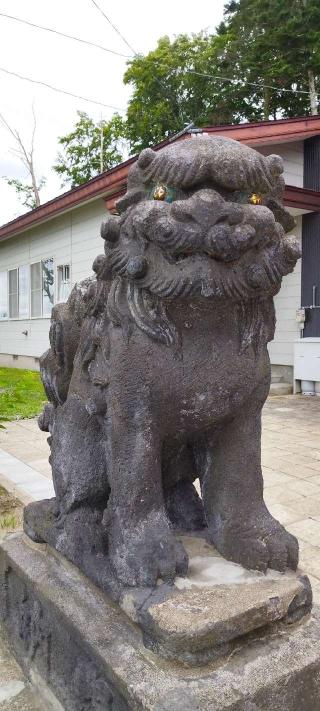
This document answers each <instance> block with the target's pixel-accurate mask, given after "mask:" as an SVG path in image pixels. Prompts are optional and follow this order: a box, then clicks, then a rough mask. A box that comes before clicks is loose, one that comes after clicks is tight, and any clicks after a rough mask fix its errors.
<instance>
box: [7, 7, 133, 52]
mask: <svg viewBox="0 0 320 711" xmlns="http://www.w3.org/2000/svg"><path fill="white" fill-rule="evenodd" d="M0 16H1V17H6V18H7V19H9V20H15V22H20V23H21V24H23V25H29V27H35V28H36V29H37V30H44V31H45V32H52V33H53V34H55V35H59V36H60V37H66V38H67V39H71V40H74V41H75V42H81V43H83V44H88V45H89V46H91V47H95V48H96V49H102V50H103V52H109V53H110V54H116V55H117V56H118V57H124V58H125V59H130V58H131V56H132V55H128V54H122V53H121V52H116V51H115V50H114V49H108V48H107V47H103V46H102V45H101V44H96V43H95V42H90V40H85V39H81V37H75V36H74V35H67V34H66V33H65V32H59V30H54V29H53V28H52V27H44V25H36V24H35V23H34V22H29V20H23V19H22V18H21V17H15V16H14V15H6V14H5V13H4V12H0Z"/></svg>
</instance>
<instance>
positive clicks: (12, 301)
mask: <svg viewBox="0 0 320 711" xmlns="http://www.w3.org/2000/svg"><path fill="white" fill-rule="evenodd" d="M9 316H10V318H18V316H19V287H18V269H10V271H9Z"/></svg>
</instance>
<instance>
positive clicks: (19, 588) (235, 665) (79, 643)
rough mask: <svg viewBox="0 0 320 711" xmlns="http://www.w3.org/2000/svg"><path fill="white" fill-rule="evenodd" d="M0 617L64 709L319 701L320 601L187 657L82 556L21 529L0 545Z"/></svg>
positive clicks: (295, 709) (122, 710) (311, 707)
mask: <svg viewBox="0 0 320 711" xmlns="http://www.w3.org/2000/svg"><path fill="white" fill-rule="evenodd" d="M188 593H189V591H188ZM198 593H199V591H198ZM0 617H1V620H2V621H3V623H4V625H5V628H6V631H7V633H8V635H9V638H10V640H11V644H12V647H13V649H14V651H15V655H16V657H17V659H18V661H19V662H20V664H21V665H22V667H23V669H24V671H25V672H26V673H27V674H28V675H29V677H30V678H33V679H41V680H42V683H43V686H47V687H48V688H49V689H50V690H51V692H52V694H53V695H54V696H55V698H56V699H57V708H58V707H59V708H62V709H65V711H80V709H81V711H98V710H99V711H128V710H129V709H132V710H133V711H144V710H146V711H169V710H170V711H224V710H227V709H228V711H271V709H272V711H302V710H304V711H320V611H319V610H318V609H317V608H315V610H314V612H313V614H312V616H309V617H308V618H305V620H304V621H303V622H300V623H299V624H297V623H296V624H292V625H291V626H290V627H288V626H286V625H284V624H282V623H279V624H278V626H275V627H274V628H273V631H272V634H270V633H269V634H268V633H267V631H266V630H265V629H262V630H260V631H259V630H258V631H256V632H253V633H251V634H250V635H249V636H247V637H246V640H245V641H244V642H243V643H242V644H239V647H235V648H234V649H233V651H232V653H231V654H229V655H228V656H226V657H225V658H224V659H220V660H217V661H215V662H212V661H211V662H210V663H206V664H203V665H202V666H197V667H193V666H188V665H186V664H183V663H181V662H177V661H170V660H168V659H163V658H161V657H160V656H158V655H157V654H155V653H154V652H153V651H152V650H150V649H146V647H145V646H144V643H143V638H142V633H141V630H140V628H139V627H138V626H137V625H136V624H135V623H133V622H132V621H131V620H130V619H129V618H128V616H127V615H126V614H125V613H124V612H123V610H121V609H120V608H119V606H118V605H116V604H115V603H114V602H112V601H111V600H110V599H109V598H108V597H107V596H106V595H105V594H104V593H103V592H101V591H100V590H98V589H97V588H96V587H95V586H94V585H93V584H92V583H90V582H89V581H88V580H87V579H86V578H85V577H84V576H83V575H82V574H81V573H80V572H79V571H78V570H76V569H75V568H74V566H72V565H71V564H69V563H67V562H66V561H65V560H64V559H63V558H61V557H59V556H57V555H51V554H50V551H49V550H48V549H47V547H46V546H44V545H41V546H40V545H36V544H33V543H31V542H30V541H28V540H27V538H25V537H24V536H23V535H21V534H13V535H11V536H9V537H7V538H6V539H5V541H4V542H3V543H2V546H1V548H0Z"/></svg>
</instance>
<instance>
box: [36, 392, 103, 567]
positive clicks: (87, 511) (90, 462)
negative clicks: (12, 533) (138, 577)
mask: <svg viewBox="0 0 320 711" xmlns="http://www.w3.org/2000/svg"><path fill="white" fill-rule="evenodd" d="M53 418H54V421H53V422H52V423H51V425H50V429H51V431H52V435H51V457H50V461H51V466H52V478H53V483H54V488H55V493H56V498H55V499H51V500H46V501H39V502H35V503H32V504H29V506H27V507H26V509H25V512H24V529H25V531H26V533H27V534H28V535H29V536H30V537H31V538H32V539H33V540H36V541H39V542H40V541H46V542H47V543H50V544H51V545H52V546H54V547H55V548H56V549H57V550H60V551H61V552H62V553H63V554H64V555H66V556H67V557H68V558H69V560H72V561H73V562H74V563H76V564H77V565H79V567H82V568H83V567H84V564H83V561H84V558H85V556H87V557H88V556H89V557H90V555H91V554H92V555H96V554H97V553H98V552H100V553H103V552H104V551H106V548H107V545H106V532H105V530H104V528H103V525H102V517H103V511H104V508H105V507H106V505H107V500H108V495H109V485H108V479H107V468H106V458H105V452H104V449H103V446H102V444H101V437H102V433H101V428H100V424H99V420H98V418H97V417H96V416H94V415H89V414H88V412H87V411H86V408H85V405H84V402H83V401H82V400H81V399H80V398H79V397H77V396H75V395H71V396H70V397H69V398H68V400H67V401H66V402H65V403H64V405H62V406H59V407H57V408H56V409H55V411H54V413H53Z"/></svg>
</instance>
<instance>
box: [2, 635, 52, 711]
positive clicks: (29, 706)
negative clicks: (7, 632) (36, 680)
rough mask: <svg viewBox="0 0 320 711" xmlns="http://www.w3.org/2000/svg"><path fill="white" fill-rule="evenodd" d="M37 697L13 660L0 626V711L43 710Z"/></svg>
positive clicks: (41, 703)
mask: <svg viewBox="0 0 320 711" xmlns="http://www.w3.org/2000/svg"><path fill="white" fill-rule="evenodd" d="M37 697H38V695H37V694H36V693H35V692H34V691H33V690H32V688H31V685H30V684H29V682H28V681H27V679H26V678H25V677H24V675H23V673H22V671H21V669H20V667H19V666H18V664H17V663H16V661H15V660H14V658H13V656H12V654H11V652H10V649H9V647H8V644H7V640H6V637H5V636H4V633H3V630H1V628H0V709H1V711H44V707H43V702H42V701H40V700H39V698H37Z"/></svg>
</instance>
